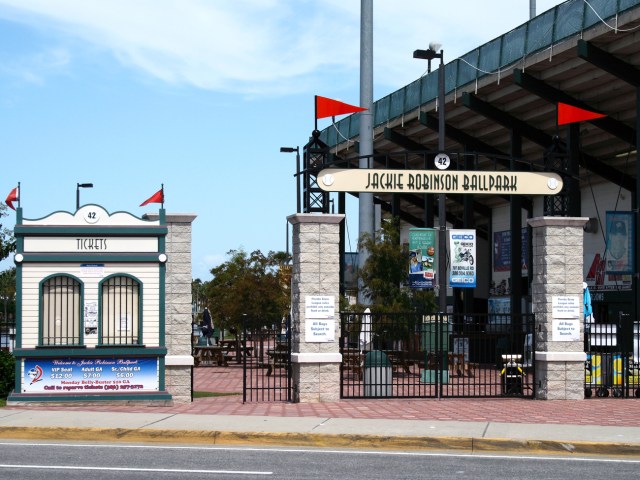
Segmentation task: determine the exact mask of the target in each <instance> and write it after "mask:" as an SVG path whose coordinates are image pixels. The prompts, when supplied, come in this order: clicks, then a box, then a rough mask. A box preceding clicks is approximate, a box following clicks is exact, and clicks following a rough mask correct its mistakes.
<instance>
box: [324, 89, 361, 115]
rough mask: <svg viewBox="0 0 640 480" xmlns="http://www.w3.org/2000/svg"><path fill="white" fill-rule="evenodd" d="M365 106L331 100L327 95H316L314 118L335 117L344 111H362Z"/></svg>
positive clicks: (344, 112)
mask: <svg viewBox="0 0 640 480" xmlns="http://www.w3.org/2000/svg"><path fill="white" fill-rule="evenodd" d="M363 110H366V108H362V107H356V106H355V105H349V104H348V103H343V102H339V101H338V100H332V99H330V98H327V97H321V96H320V95H316V120H317V119H318V118H325V117H335V116H336V115H344V114H346V113H355V112H362V111H363Z"/></svg>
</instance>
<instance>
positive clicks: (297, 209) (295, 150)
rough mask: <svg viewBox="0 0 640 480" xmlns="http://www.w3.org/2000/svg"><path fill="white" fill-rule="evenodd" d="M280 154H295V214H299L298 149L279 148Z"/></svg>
mask: <svg viewBox="0 0 640 480" xmlns="http://www.w3.org/2000/svg"><path fill="white" fill-rule="evenodd" d="M280 152H282V153H292V152H296V195H297V199H296V202H297V203H296V213H300V147H295V148H293V147H280Z"/></svg>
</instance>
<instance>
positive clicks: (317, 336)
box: [305, 295, 336, 343]
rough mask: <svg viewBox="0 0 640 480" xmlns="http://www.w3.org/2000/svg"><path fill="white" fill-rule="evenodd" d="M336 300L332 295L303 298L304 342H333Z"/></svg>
mask: <svg viewBox="0 0 640 480" xmlns="http://www.w3.org/2000/svg"><path fill="white" fill-rule="evenodd" d="M335 305H336V298H335V297H334V296H333V295H324V296H321V295H317V296H316V295H310V296H308V297H305V341H307V342H318V343H327V342H335V337H336V320H335V309H336V306H335Z"/></svg>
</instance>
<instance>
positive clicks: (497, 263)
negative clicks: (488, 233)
mask: <svg viewBox="0 0 640 480" xmlns="http://www.w3.org/2000/svg"><path fill="white" fill-rule="evenodd" d="M520 241H521V242H522V259H521V262H522V264H521V265H522V271H523V273H524V272H525V271H527V269H528V267H527V265H528V262H527V258H528V256H529V235H528V233H527V229H526V228H523V229H522V231H521V233H520ZM509 270H511V230H504V231H502V232H494V233H493V271H494V272H508V271H509Z"/></svg>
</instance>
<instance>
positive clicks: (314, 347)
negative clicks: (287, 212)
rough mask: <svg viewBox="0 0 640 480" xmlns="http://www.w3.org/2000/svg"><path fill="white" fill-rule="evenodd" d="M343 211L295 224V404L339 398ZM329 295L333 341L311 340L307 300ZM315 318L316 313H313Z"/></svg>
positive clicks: (303, 217) (304, 217)
mask: <svg viewBox="0 0 640 480" xmlns="http://www.w3.org/2000/svg"><path fill="white" fill-rule="evenodd" d="M343 220H344V215H326V214H305V213H302V214H300V213H299V214H296V215H291V216H290V217H288V221H289V223H291V225H293V273H292V282H291V288H292V291H291V302H292V317H291V333H292V337H291V340H292V341H291V348H292V355H291V362H292V368H293V374H292V379H293V388H294V395H293V396H294V398H293V400H294V401H296V402H334V401H336V400H338V399H339V398H340V364H341V362H342V356H341V355H340V351H339V345H338V339H339V338H340V315H339V312H340V308H339V304H340V224H341V223H342V221H343ZM319 297H329V298H330V299H332V301H333V311H334V312H335V314H334V318H333V319H327V320H328V322H326V323H327V324H329V325H331V322H332V321H333V323H334V325H335V328H334V330H335V331H334V332H333V339H332V341H330V342H326V341H322V342H317V341H316V342H314V341H310V340H313V339H310V338H307V327H308V326H310V325H308V323H309V322H313V321H314V320H317V319H314V318H307V317H306V309H307V301H310V300H311V299H318V298H319ZM312 317H315V315H312Z"/></svg>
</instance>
